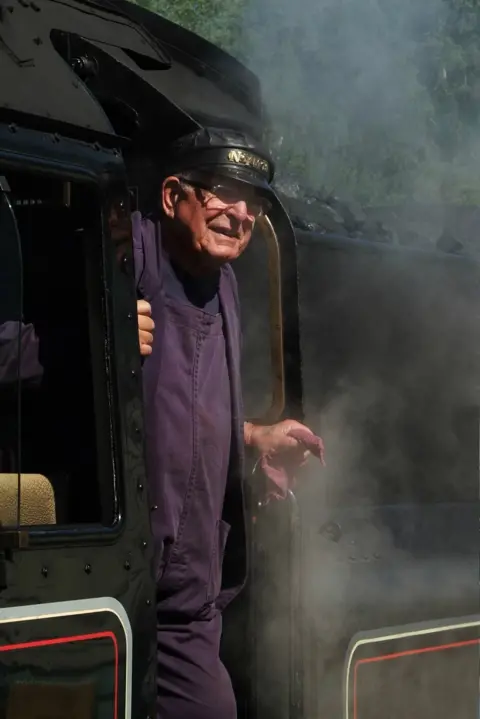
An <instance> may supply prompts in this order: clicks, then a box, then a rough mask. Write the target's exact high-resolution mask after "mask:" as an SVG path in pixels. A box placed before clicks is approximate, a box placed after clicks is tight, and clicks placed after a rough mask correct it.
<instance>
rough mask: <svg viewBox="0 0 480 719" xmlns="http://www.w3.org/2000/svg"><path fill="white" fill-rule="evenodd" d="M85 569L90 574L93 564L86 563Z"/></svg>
mask: <svg viewBox="0 0 480 719" xmlns="http://www.w3.org/2000/svg"><path fill="white" fill-rule="evenodd" d="M84 569H85V574H90V573H91V571H92V565H91V564H86V565H85V567H84Z"/></svg>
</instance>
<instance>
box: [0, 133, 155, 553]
mask: <svg viewBox="0 0 480 719" xmlns="http://www.w3.org/2000/svg"><path fill="white" fill-rule="evenodd" d="M5 129H6V128H5V127H2V126H1V125H0V140H3V137H2V135H3V134H4V133H3V132H2V130H3V131H4V130H5ZM8 139H10V138H8ZM13 139H14V140H15V142H14V143H12V144H14V145H18V146H17V147H16V148H14V147H11V146H9V143H5V144H4V143H3V142H2V143H0V174H2V175H5V176H6V177H7V180H8V173H9V172H10V173H11V172H19V173H28V174H32V175H34V176H36V177H38V178H40V177H41V176H48V177H51V178H55V179H57V180H59V181H63V182H65V183H68V182H74V183H77V184H83V185H88V186H90V187H91V188H92V189H94V191H95V194H96V196H97V197H98V215H99V216H98V221H99V224H98V227H99V229H100V231H101V236H100V237H98V240H99V241H101V261H102V272H101V277H100V283H101V287H102V295H101V297H98V298H97V299H98V301H99V302H101V304H102V317H101V324H102V328H103V331H104V333H105V334H104V338H105V339H104V342H103V343H102V350H101V352H99V353H98V355H97V356H95V353H93V354H92V355H91V369H92V379H93V386H94V387H95V394H96V391H97V388H98V384H97V382H98V381H99V379H100V380H101V381H102V382H103V392H102V399H101V400H100V401H103V402H104V401H105V400H106V402H107V413H108V417H109V426H108V428H105V435H104V436H106V435H107V432H108V437H109V446H108V450H107V451H108V453H109V456H110V458H111V472H109V474H108V478H105V476H102V473H101V469H100V458H99V452H98V451H97V458H96V459H97V467H98V481H99V488H100V498H102V495H103V492H102V483H103V482H105V481H108V482H109V483H110V491H111V490H112V486H111V483H112V482H113V491H114V498H115V504H116V506H114V513H115V514H114V522H113V524H111V525H109V526H108V525H102V524H100V523H98V524H85V525H79V524H72V525H51V526H19V527H18V528H17V531H19V532H20V533H21V534H22V535H25V534H26V535H28V543H27V546H44V545H48V546H51V545H52V544H54V545H63V546H65V545H69V544H80V543H82V544H84V543H94V544H99V543H111V542H112V541H113V542H114V541H116V540H117V539H118V538H119V536H120V535H121V534H122V533H123V532H124V531H125V523H126V522H125V519H126V512H125V507H126V505H127V501H126V496H125V495H126V487H125V459H126V458H125V442H126V438H125V422H124V421H123V415H124V414H125V410H124V409H123V410H122V409H121V407H122V400H121V394H122V391H121V387H120V384H121V378H120V377H119V372H118V369H119V368H118V366H117V358H116V357H115V353H114V346H115V342H114V334H115V330H114V325H115V324H118V322H116V320H115V308H114V304H115V302H114V298H113V297H112V295H113V294H114V293H113V291H112V282H113V274H114V273H115V271H118V270H115V268H114V266H113V265H114V263H115V259H114V257H113V248H112V246H111V245H112V243H111V238H110V233H109V228H108V222H107V217H108V207H109V204H110V202H111V196H112V191H114V192H116V193H117V194H118V191H119V190H120V191H121V192H122V194H123V196H124V198H125V201H126V202H127V206H128V189H127V182H126V175H125V168H124V164H123V161H122V159H121V158H120V156H119V153H118V151H117V150H115V149H111V150H110V149H106V148H101V147H99V146H98V145H96V146H92V145H90V144H88V143H84V142H79V141H76V140H70V139H68V138H58V136H56V137H55V138H53V137H52V140H53V142H52V144H51V145H48V144H47V143H46V142H45V139H48V136H46V135H44V134H40V133H38V132H36V131H30V130H23V131H22V132H19V133H18V134H16V136H15V137H14V138H13ZM42 140H43V142H42ZM13 209H14V210H15V208H13ZM130 239H131V235H130ZM130 244H131V243H130ZM87 263H88V260H87ZM124 264H125V263H124ZM132 274H133V273H132ZM131 284H132V287H131V290H132V292H131V294H132V297H131V300H132V301H133V300H134V287H133V280H132V283H131ZM129 316H130V313H129ZM89 333H90V335H91V333H92V325H91V321H90V320H89ZM135 337H136V333H135ZM138 363H139V364H140V357H138ZM132 374H133V370H132ZM140 391H141V388H140V387H139V388H137V392H136V395H137V398H138V394H139V393H140ZM97 402H98V399H97V397H96V396H95V398H94V404H95V406H96V405H97ZM140 402H141V397H140ZM122 425H123V426H122ZM138 433H139V432H137V433H136V434H138ZM122 445H123V446H122ZM103 509H104V507H103V506H102V512H103ZM12 529H13V528H5V530H4V532H11V530H12ZM1 533H2V530H1V529H0V534H1ZM21 548H23V545H22V547H21Z"/></svg>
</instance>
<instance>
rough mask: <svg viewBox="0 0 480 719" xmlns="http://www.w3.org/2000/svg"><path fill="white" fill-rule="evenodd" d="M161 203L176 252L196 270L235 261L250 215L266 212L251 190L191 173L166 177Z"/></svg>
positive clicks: (250, 227) (243, 244) (246, 234)
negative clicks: (177, 244) (171, 226)
mask: <svg viewBox="0 0 480 719" xmlns="http://www.w3.org/2000/svg"><path fill="white" fill-rule="evenodd" d="M162 204H163V211H164V213H165V215H166V216H167V217H169V218H170V219H171V220H172V222H173V223H174V226H175V228H176V230H177V232H176V233H175V234H176V235H177V238H176V239H177V240H178V242H181V245H182V247H181V251H182V253H183V254H185V253H188V255H189V259H190V261H191V262H196V263H197V264H198V267H199V268H201V267H205V268H215V267H218V266H220V265H222V264H224V263H226V262H232V261H233V260H236V259H237V257H239V256H240V255H241V254H242V252H243V251H244V250H245V249H246V247H247V245H248V243H249V242H250V238H251V236H252V230H253V226H254V223H255V220H256V218H257V217H258V216H259V215H260V214H262V213H264V212H266V211H268V203H267V202H266V201H265V200H263V199H262V198H260V197H259V196H258V195H256V194H255V190H254V188H251V187H250V186H248V185H243V184H242V183H239V182H235V181H232V180H228V179H225V178H221V177H220V176H202V175H198V174H194V173H185V174H184V175H179V176H172V177H168V178H167V179H166V180H165V181H164V182H163V185H162ZM178 250H180V247H178Z"/></svg>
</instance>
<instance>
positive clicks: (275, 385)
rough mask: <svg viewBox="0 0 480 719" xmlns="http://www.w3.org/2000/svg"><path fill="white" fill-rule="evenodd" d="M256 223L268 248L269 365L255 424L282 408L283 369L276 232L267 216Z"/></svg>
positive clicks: (273, 416) (268, 419) (267, 421)
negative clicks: (263, 407)
mask: <svg viewBox="0 0 480 719" xmlns="http://www.w3.org/2000/svg"><path fill="white" fill-rule="evenodd" d="M257 227H259V229H260V230H261V232H262V235H263V237H264V238H265V242H266V244H267V252H268V290H269V291H268V296H269V313H268V314H269V321H270V357H271V367H272V375H273V376H272V395H271V397H272V398H271V403H270V407H269V408H268V410H267V411H266V412H265V414H264V415H262V416H261V417H258V418H255V419H253V418H252V419H251V420H250V421H252V422H254V423H256V424H272V423H273V422H276V421H278V419H279V418H280V417H281V415H282V412H283V410H284V408H285V369H284V359H283V313H282V280H281V257H280V246H279V243H278V238H277V233H276V232H275V229H274V227H273V225H272V223H271V221H270V219H269V218H268V217H267V216H262V217H259V219H258V220H257Z"/></svg>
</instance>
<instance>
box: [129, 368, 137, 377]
mask: <svg viewBox="0 0 480 719" xmlns="http://www.w3.org/2000/svg"><path fill="white" fill-rule="evenodd" d="M130 374H131V375H132V377H136V376H137V373H136V372H135V370H134V369H132V371H131V373H130Z"/></svg>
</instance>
